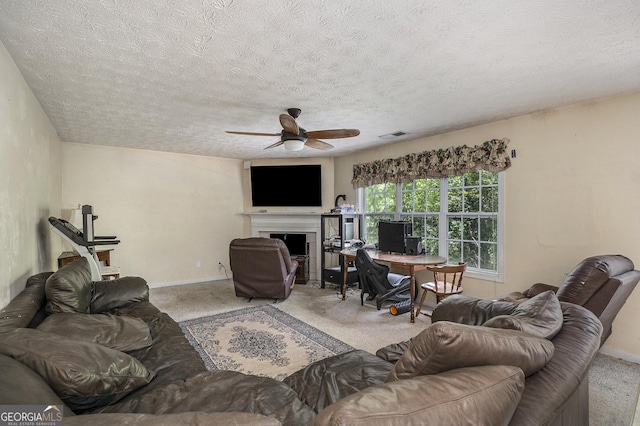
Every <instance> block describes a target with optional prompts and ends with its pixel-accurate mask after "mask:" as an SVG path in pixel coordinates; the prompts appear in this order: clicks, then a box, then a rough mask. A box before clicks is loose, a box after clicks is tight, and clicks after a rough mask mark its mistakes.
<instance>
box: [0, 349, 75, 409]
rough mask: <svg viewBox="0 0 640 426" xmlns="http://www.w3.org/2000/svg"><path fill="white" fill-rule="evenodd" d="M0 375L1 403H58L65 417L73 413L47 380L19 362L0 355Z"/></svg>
mask: <svg viewBox="0 0 640 426" xmlns="http://www.w3.org/2000/svg"><path fill="white" fill-rule="evenodd" d="M0 377H1V378H2V380H0V401H1V403H2V405H59V406H62V407H63V412H64V415H65V417H66V416H72V415H73V412H72V411H71V410H70V409H69V408H68V407H67V406H65V405H64V403H63V402H62V400H61V399H60V397H59V396H58V395H56V393H55V392H54V391H53V389H51V387H50V386H49V385H48V384H47V382H45V381H44V379H43V378H42V377H40V376H39V375H38V373H36V372H35V371H33V370H32V369H30V368H29V367H27V366H26V365H24V364H22V363H21V362H19V361H17V360H15V359H13V358H11V357H8V356H6V355H0ZM65 420H66V419H65Z"/></svg>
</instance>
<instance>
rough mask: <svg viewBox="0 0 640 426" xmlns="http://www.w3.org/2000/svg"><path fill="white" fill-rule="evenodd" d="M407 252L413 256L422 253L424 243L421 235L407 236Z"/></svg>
mask: <svg viewBox="0 0 640 426" xmlns="http://www.w3.org/2000/svg"><path fill="white" fill-rule="evenodd" d="M405 253H406V254H408V255H411V256H417V255H419V254H420V253H422V243H421V242H420V237H406V239H405Z"/></svg>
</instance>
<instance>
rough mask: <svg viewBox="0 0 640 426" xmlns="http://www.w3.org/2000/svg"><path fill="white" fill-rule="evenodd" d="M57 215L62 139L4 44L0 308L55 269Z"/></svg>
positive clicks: (0, 64) (0, 72) (0, 58)
mask: <svg viewBox="0 0 640 426" xmlns="http://www.w3.org/2000/svg"><path fill="white" fill-rule="evenodd" d="M59 213H60V139H59V138H58V135H57V133H56V131H55V130H54V128H53V126H52V125H51V123H50V122H49V119H48V118H47V116H46V115H45V113H44V112H43V110H42V108H41V107H40V104H39V103H38V101H37V100H36V99H35V97H34V96H33V94H32V93H31V90H30V89H29V87H28V86H27V84H26V83H25V81H24V79H23V78H22V75H21V74H20V72H19V71H18V69H17V67H16V65H15V63H14V62H13V59H11V57H10V56H9V53H8V52H7V51H6V49H5V48H4V45H2V43H0V306H5V305H6V304H7V303H8V302H9V300H10V299H11V298H12V297H13V296H15V295H16V294H17V293H18V292H19V291H20V290H22V289H23V288H24V284H25V280H26V279H27V278H28V277H29V276H30V275H32V274H35V273H37V272H42V271H45V270H51V269H52V268H53V266H54V259H55V257H57V254H58V253H59V250H60V244H59V242H58V241H57V240H56V238H55V236H54V235H53V234H52V232H51V231H50V227H49V222H48V221H47V218H48V217H49V216H52V215H57V214H59Z"/></svg>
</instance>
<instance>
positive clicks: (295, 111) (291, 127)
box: [227, 108, 360, 151]
mask: <svg viewBox="0 0 640 426" xmlns="http://www.w3.org/2000/svg"><path fill="white" fill-rule="evenodd" d="M287 112H288V113H289V114H280V125H282V132H280V133H253V132H232V131H229V130H227V133H232V134H234V135H251V136H280V140H279V141H278V142H276V143H274V144H272V145H269V146H268V147H266V148H265V149H269V148H275V147H277V146H280V145H284V149H286V150H287V151H300V150H301V149H302V148H304V147H305V146H308V147H309V148H315V149H320V150H323V151H327V150H329V149H331V148H333V145H331V144H330V143H327V142H324V141H321V140H320V139H340V138H352V137H354V136H358V135H359V134H360V130H358V129H333V130H314V131H311V132H307V131H306V130H305V129H303V128H302V127H300V126H298V123H296V118H298V116H299V115H300V113H301V112H302V111H301V110H300V109H299V108H289V109H287Z"/></svg>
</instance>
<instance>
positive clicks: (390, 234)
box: [378, 220, 412, 253]
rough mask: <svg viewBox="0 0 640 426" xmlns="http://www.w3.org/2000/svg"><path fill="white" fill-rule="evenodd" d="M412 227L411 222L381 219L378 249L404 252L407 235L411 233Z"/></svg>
mask: <svg viewBox="0 0 640 426" xmlns="http://www.w3.org/2000/svg"><path fill="white" fill-rule="evenodd" d="M411 228H412V227H411V222H404V221H392V220H381V221H380V222H378V249H379V250H380V251H387V252H390V253H404V252H405V237H406V236H407V235H411Z"/></svg>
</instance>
